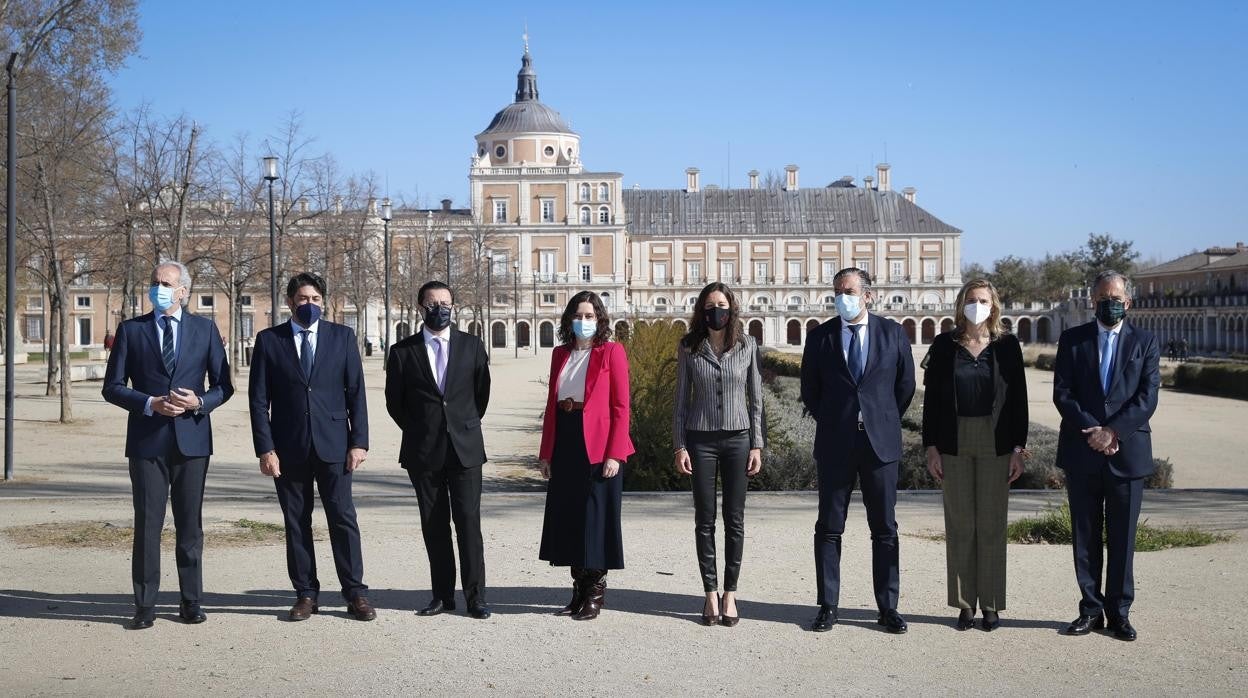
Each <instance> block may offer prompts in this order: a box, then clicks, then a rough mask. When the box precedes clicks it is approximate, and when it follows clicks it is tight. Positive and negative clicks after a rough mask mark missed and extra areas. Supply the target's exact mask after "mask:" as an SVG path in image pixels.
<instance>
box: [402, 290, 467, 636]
mask: <svg viewBox="0 0 1248 698" xmlns="http://www.w3.org/2000/svg"><path fill="white" fill-rule="evenodd" d="M416 297H417V299H418V300H419V302H420V304H421V306H422V309H423V311H424V321H425V322H424V328H423V329H422V330H421V331H420V332H418V333H416V334H414V335H412V336H411V337H408V338H407V339H405V340H403V341H401V342H399V343H397V344H395V345H394V348H393V349H392V350H391V352H390V355H389V357H388V358H387V364H386V409H387V410H388V411H389V412H390V416H391V418H393V419H394V421H395V423H396V424H398V425H399V428H400V429H402V430H403V444H402V447H401V449H400V451H399V463H400V464H402V466H403V467H404V468H405V469H406V470H407V475H408V477H409V478H410V479H411V481H412V487H414V488H415V489H416V502H417V504H419V506H420V528H421V533H422V534H423V535H424V539H425V552H426V554H428V556H429V575H430V578H431V586H432V588H433V600H432V601H430V602H429V605H428V606H426V607H425V608H423V609H421V610H420V611H419V612H418V613H419V614H420V615H422V616H433V615H437V614H439V613H441V612H443V611H449V610H454V609H455V550H454V548H453V547H452V545H451V520H452V519H454V521H455V533H456V538H457V539H458V542H459V565H460V573H461V574H462V576H463V583H464V601H465V603H467V605H468V613H469V615H471V616H472V617H473V618H489V617H490V608H489V606H487V605H486V603H485V552H484V545H483V543H482V540H481V466H482V465H483V464H484V463H485V442H484V439H483V438H482V436H481V418H482V417H484V416H485V408H486V405H487V404H488V403H489V401H490V366H489V360H488V359H487V357H486V354H485V346H484V345H482V344H481V340H480V339H477V338H476V337H475V336H473V335H470V334H465V333H463V332H460V331H459V330H458V329H456V328H455V327H454V325H452V324H451V316H452V313H453V310H454V308H453V305H454V298H453V297H452V295H451V289H450V288H448V287H447V286H446V284H444V283H442V282H440V281H430V282H428V283H426V284H425V285H424V286H422V287H421V288H420V292H419V293H418V294H417V296H416Z"/></svg>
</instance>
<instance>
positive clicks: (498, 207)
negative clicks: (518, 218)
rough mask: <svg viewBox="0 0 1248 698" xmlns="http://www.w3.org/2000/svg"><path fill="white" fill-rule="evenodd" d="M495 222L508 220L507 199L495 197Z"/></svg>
mask: <svg viewBox="0 0 1248 698" xmlns="http://www.w3.org/2000/svg"><path fill="white" fill-rule="evenodd" d="M494 222H495V223H506V222H507V200H506V199H494Z"/></svg>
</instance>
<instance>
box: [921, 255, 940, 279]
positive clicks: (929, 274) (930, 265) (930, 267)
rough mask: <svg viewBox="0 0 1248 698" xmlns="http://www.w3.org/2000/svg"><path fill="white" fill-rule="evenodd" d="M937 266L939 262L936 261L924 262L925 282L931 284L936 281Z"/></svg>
mask: <svg viewBox="0 0 1248 698" xmlns="http://www.w3.org/2000/svg"><path fill="white" fill-rule="evenodd" d="M936 265H937V260H935V259H925V260H923V280H924V281H927V282H929V283H930V282H932V281H935V280H936V276H937V274H936V269H937V266H936Z"/></svg>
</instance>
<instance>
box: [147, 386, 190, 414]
mask: <svg viewBox="0 0 1248 698" xmlns="http://www.w3.org/2000/svg"><path fill="white" fill-rule="evenodd" d="M201 404H202V402H201V401H200V399H199V395H197V394H196V393H195V391H194V390H191V389H190V388H174V389H173V390H170V391H169V394H168V395H161V396H159V397H158V396H155V395H153V396H152V411H153V412H155V413H156V414H163V415H164V416H166V417H177V416H178V415H180V414H182V413H183V412H188V411H194V410H197V409H199V406H200V405H201Z"/></svg>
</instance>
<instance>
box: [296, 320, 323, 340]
mask: <svg viewBox="0 0 1248 698" xmlns="http://www.w3.org/2000/svg"><path fill="white" fill-rule="evenodd" d="M320 327H321V321H320V320H317V321H316V322H314V323H312V324H311V325H310V326H308V327H304V326H303V325H300V324H299V323H298V322H296V321H295V319H294V318H293V317H292V318H291V319H290V331H291V332H293V333H294V334H295V336H298V335H299V333H300V332H302V331H304V330H307V331H309V332H311V333H312V334H316V331H317V330H318V329H320Z"/></svg>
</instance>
